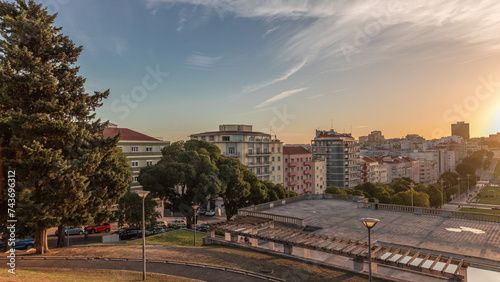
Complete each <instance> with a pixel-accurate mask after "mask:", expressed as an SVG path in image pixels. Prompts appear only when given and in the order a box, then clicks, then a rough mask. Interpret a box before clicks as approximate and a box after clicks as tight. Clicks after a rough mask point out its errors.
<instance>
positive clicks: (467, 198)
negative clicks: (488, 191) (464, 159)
mask: <svg viewBox="0 0 500 282" xmlns="http://www.w3.org/2000/svg"><path fill="white" fill-rule="evenodd" d="M469 176H470V174H469V173H467V197H466V198H465V201H467V200H469Z"/></svg>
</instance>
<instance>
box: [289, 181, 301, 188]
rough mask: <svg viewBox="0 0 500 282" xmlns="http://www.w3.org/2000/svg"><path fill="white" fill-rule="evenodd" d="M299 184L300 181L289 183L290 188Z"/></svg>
mask: <svg viewBox="0 0 500 282" xmlns="http://www.w3.org/2000/svg"><path fill="white" fill-rule="evenodd" d="M298 184H299V182H298V181H292V182H288V186H289V187H290V186H297V185H298Z"/></svg>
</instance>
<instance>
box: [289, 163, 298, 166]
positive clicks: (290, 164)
mask: <svg viewBox="0 0 500 282" xmlns="http://www.w3.org/2000/svg"><path fill="white" fill-rule="evenodd" d="M286 165H287V166H288V167H296V166H298V165H299V163H287V164H286Z"/></svg>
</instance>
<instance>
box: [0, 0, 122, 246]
mask: <svg viewBox="0 0 500 282" xmlns="http://www.w3.org/2000/svg"><path fill="white" fill-rule="evenodd" d="M55 18H56V15H50V14H49V13H48V12H47V9H45V8H43V7H42V5H39V4H36V3H35V2H33V1H29V2H25V1H22V0H17V1H15V2H3V1H2V2H0V85H1V87H0V148H1V155H2V157H3V159H2V166H3V169H4V171H6V170H15V172H16V197H17V199H16V204H17V206H16V217H17V219H18V220H19V221H18V222H23V223H25V224H26V225H27V226H29V228H26V229H25V230H26V232H27V233H28V232H29V233H30V234H24V235H32V233H35V239H36V240H37V252H38V253H44V252H47V251H48V245H47V228H50V227H53V226H57V225H60V224H66V223H70V222H71V223H80V224H83V223H85V222H91V221H94V220H96V219H99V218H105V217H107V215H109V212H108V211H106V208H107V207H108V208H109V206H110V205H111V204H112V203H116V201H117V200H118V198H120V197H121V196H122V195H123V193H124V192H125V191H126V190H127V188H128V185H129V182H130V177H131V175H130V168H128V165H127V163H126V161H125V160H124V159H123V158H122V157H121V155H120V154H121V153H120V152H119V151H117V150H116V144H117V142H118V138H104V137H103V136H102V132H103V130H104V128H105V127H106V126H107V123H105V122H101V121H100V120H99V119H96V118H95V110H96V109H97V108H98V107H100V106H101V105H102V101H103V100H104V99H105V98H106V97H107V96H108V95H109V92H108V91H104V92H95V93H94V94H93V95H90V94H88V93H86V92H85V89H84V82H85V79H84V78H83V77H81V76H79V75H78V71H79V68H78V67H77V66H76V65H75V64H76V62H77V59H78V56H79V55H80V53H81V51H82V47H79V46H75V44H74V43H73V42H72V41H71V40H70V39H69V38H68V37H67V36H64V35H63V34H61V32H60V31H61V28H58V27H55V26H54V20H55ZM108 180H109V181H108ZM4 185H5V184H4ZM3 193H5V189H4V191H3ZM2 198H3V200H4V201H5V197H2ZM4 203H5V202H4ZM106 206H107V207H106ZM5 210H6V209H2V212H4V211H5ZM4 216H5V215H4ZM3 222H5V221H3ZM32 228H34V229H35V231H34V232H33V230H29V229H32ZM19 230H22V228H20V229H19ZM19 235H22V234H19Z"/></svg>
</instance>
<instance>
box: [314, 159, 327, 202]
mask: <svg viewBox="0 0 500 282" xmlns="http://www.w3.org/2000/svg"><path fill="white" fill-rule="evenodd" d="M312 169H313V182H312V187H313V191H312V194H325V190H326V187H327V186H326V160H313V163H312Z"/></svg>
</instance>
